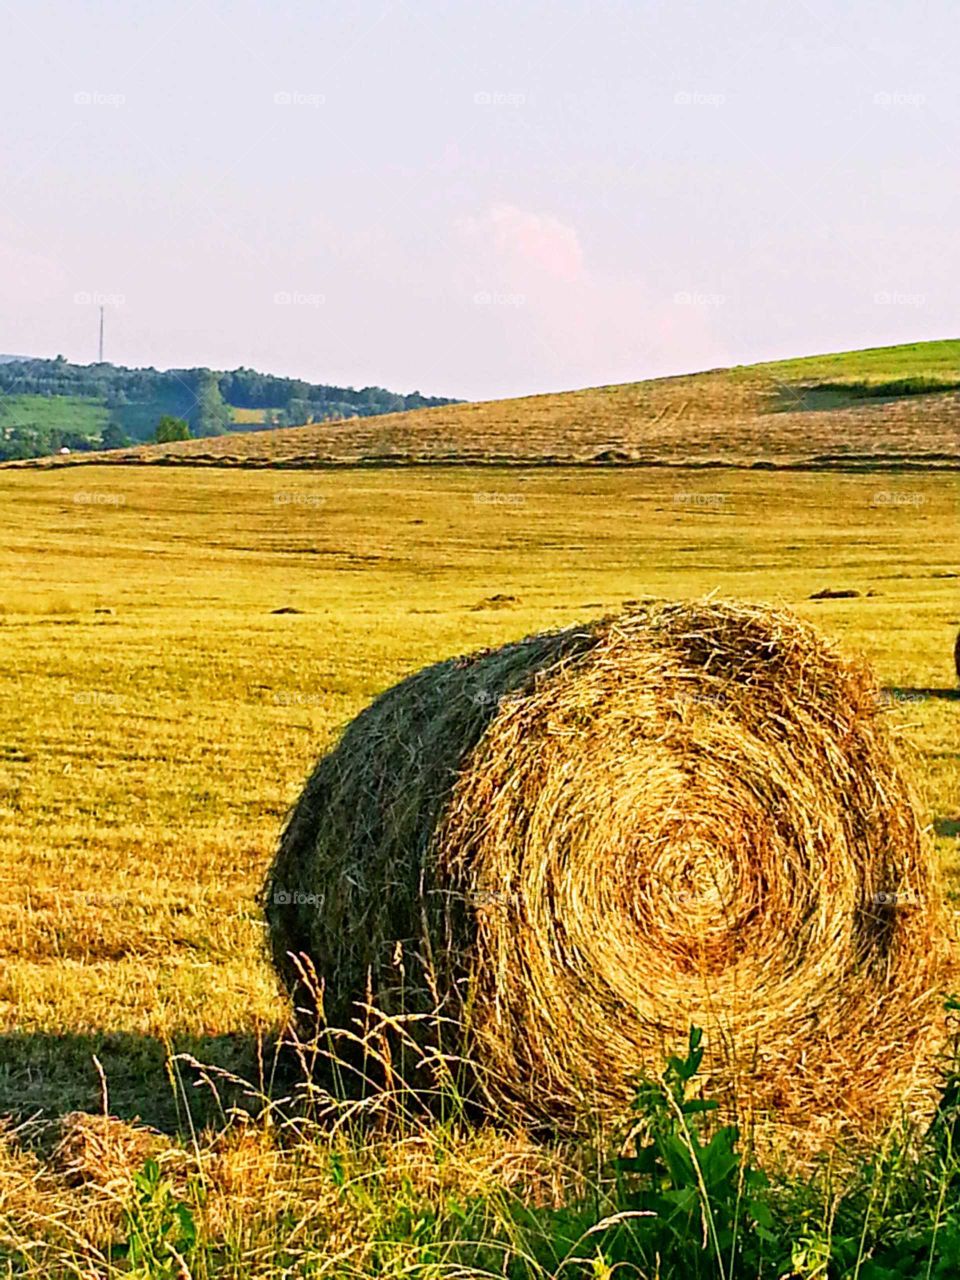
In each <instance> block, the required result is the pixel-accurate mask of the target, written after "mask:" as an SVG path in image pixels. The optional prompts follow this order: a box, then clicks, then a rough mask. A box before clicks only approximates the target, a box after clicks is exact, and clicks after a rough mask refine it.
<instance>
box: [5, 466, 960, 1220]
mask: <svg viewBox="0 0 960 1280" xmlns="http://www.w3.org/2000/svg"><path fill="white" fill-rule="evenodd" d="M209 443H210V442H204V444H207V445H209ZM958 497H960V493H958V481H957V479H956V478H955V477H953V476H950V475H940V476H937V475H929V474H928V475H924V474H916V475H910V476H899V477H898V476H892V475H879V476H878V475H873V476H854V475H837V474H782V473H779V474H769V473H762V472H761V473H747V472H725V473H722V474H716V473H710V472H700V473H685V472H664V471H657V470H645V471H619V472H613V471H603V472H585V471H584V470H582V469H580V470H577V469H564V468H551V469H546V470H545V469H540V470H527V469H522V468H511V469H495V468H484V469H482V470H476V469H474V470H471V469H470V468H466V467H451V468H449V469H448V468H444V469H443V470H439V471H431V472H426V471H417V472H397V471H388V470H382V471H340V472H336V473H310V474H289V473H283V472H257V471H243V472H225V471H220V470H184V469H177V470H165V469H153V468H151V469H144V468H141V467H117V466H112V467H109V468H108V467H83V468H70V469H66V470H58V471H46V472H45V471H29V470H28V471H4V472H2V473H0V548H2V550H0V577H2V581H3V582H4V584H5V587H4V593H3V596H2V600H0V604H2V609H3V614H2V622H0V638H2V642H3V645H2V654H3V663H4V691H5V694H6V695H7V696H6V697H5V698H4V699H3V701H2V705H0V752H2V755H0V794H2V801H0V805H2V808H0V818H2V822H0V1019H2V1024H3V1025H2V1027H0V1114H2V1113H4V1112H15V1113H16V1114H17V1115H19V1116H21V1117H22V1116H24V1115H26V1114H29V1113H33V1112H34V1111H35V1110H37V1109H41V1110H42V1111H43V1113H44V1114H45V1115H48V1116H56V1115H62V1114H63V1113H65V1112H67V1111H70V1110H73V1109H77V1108H79V1109H84V1110H90V1111H97V1110H99V1108H100V1099H101V1082H100V1078H99V1076H98V1073H97V1070H96V1067H95V1065H94V1063H93V1060H92V1055H93V1054H94V1053H96V1054H97V1055H98V1058H99V1060H100V1061H101V1063H102V1064H103V1067H104V1071H105V1074H106V1080H107V1087H108V1090H109V1100H110V1108H111V1110H112V1111H113V1112H114V1113H115V1114H117V1115H119V1116H122V1117H126V1118H129V1117H132V1116H134V1115H139V1116H140V1117H142V1118H143V1119H145V1120H147V1121H149V1122H152V1123H155V1124H159V1125H161V1126H164V1127H171V1126H173V1125H174V1124H175V1122H176V1119H177V1111H176V1106H175V1104H174V1094H173V1091H172V1090H171V1088H170V1087H169V1084H168V1080H167V1075H166V1072H165V1069H164V1065H163V1061H164V1056H165V1053H166V1051H167V1049H168V1048H169V1047H171V1046H172V1047H175V1048H187V1049H190V1050H191V1051H192V1052H195V1053H196V1055H197V1057H199V1058H200V1059H201V1060H204V1061H216V1062H220V1063H223V1064H225V1065H228V1066H232V1067H236V1068H238V1069H240V1070H242V1071H244V1072H247V1073H248V1074H250V1075H252V1076H255V1075H256V1072H257V1057H256V1038H257V1034H258V1032H264V1033H265V1034H269V1031H270V1029H271V1028H275V1027H277V1026H278V1025H279V1024H280V1023H281V1022H282V1020H283V1019H284V1018H285V1016H286V1007H285V1004H284V1001H283V999H282V998H281V996H280V995H279V993H278V991H277V987H276V984H275V981H274V978H273V975H272V973H271V971H270V968H269V966H268V964H267V961H266V959H265V951H264V946H263V931H262V923H261V919H260V912H259V909H258V907H257V905H256V901H255V895H256V892H257V890H258V888H259V885H260V883H261V880H262V877H263V874H264V871H265V869H266V867H267V864H268V862H269V859H270V857H271V855H272V852H273V848H274V844H275V841H276V838H277V834H278V831H279V828H280V825H281V822H282V818H283V815H284V813H285V812H286V810H287V808H288V806H289V805H290V804H291V803H292V802H293V801H294V800H295V798H296V796H297V794H298V792H299V790H300V787H301V785H302V783H303V780H304V777H305V775H306V773H307V772H308V770H309V769H310V768H311V766H312V764H313V762H314V761H315V759H316V757H317V756H318V754H319V753H320V752H321V751H323V750H324V749H325V748H326V747H327V746H328V745H329V744H330V743H331V741H332V740H333V737H334V735H335V734H336V732H337V730H338V728H339V727H340V726H342V725H343V724H344V723H345V722H346V721H347V720H348V719H349V718H350V717H352V716H353V715H354V714H355V713H356V712H357V711H358V710H359V709H360V708H361V707H362V706H364V705H365V704H366V703H367V702H368V701H369V700H370V699H371V698H372V697H373V696H374V695H375V694H376V693H377V692H378V691H380V690H381V689H383V688H384V687H386V686H387V685H388V684H390V683H392V682H394V681H396V680H397V679H398V678H399V677H400V676H402V675H403V674H404V673H406V672H408V671H411V670H413V669H415V668H417V667H420V666H422V665H424V664H425V663H427V662H429V661H432V660H436V659H438V658H441V657H443V656H446V655H449V654H452V653H455V652H462V651H466V650H469V649H473V648H477V647H479V646H482V645H493V644H498V643H500V642H502V641H505V640H507V639H509V638H512V637H517V636H520V635H523V634H525V633H528V632H531V631H534V630H537V629H541V628H543V627H547V626H555V625H560V624H562V623H568V622H572V621H575V620H577V619H584V618H588V617H592V616H595V615H597V614H599V613H601V612H603V611H604V610H607V609H611V608H614V607H616V606H618V605H620V604H621V603H622V602H623V601H625V600H629V599H637V598H639V597H642V596H646V595H651V596H666V597H670V598H689V597H693V596H699V595H702V594H704V593H706V592H708V591H711V590H714V589H717V590H719V591H720V592H721V593H723V594H724V595H727V596H735V597H742V598H746V599H750V600H756V601H770V602H773V603H782V604H785V605H788V606H790V607H792V608H795V609H797V610H798V611H799V612H800V613H801V614H802V615H804V616H806V617H809V618H812V619H815V620H817V621H818V622H819V623H820V625H821V626H822V627H823V628H824V629H825V630H826V631H827V632H828V633H829V634H831V635H833V636H835V637H837V638H838V639H839V640H840V641H841V642H842V644H843V645H844V647H845V648H846V649H848V650H849V651H851V652H854V651H855V652H861V653H863V654H864V655H865V656H866V657H867V658H868V659H869V660H870V661H872V662H873V663H875V665H876V667H877V669H878V672H879V674H880V677H881V680H882V682H883V683H884V684H885V685H886V686H888V687H889V688H891V689H894V690H897V691H899V692H898V693H896V694H895V695H891V696H895V697H896V698H897V699H899V700H898V701H897V702H896V703H895V705H894V706H893V708H892V710H891V715H892V717H893V718H894V719H895V720H896V722H897V724H898V725H899V726H900V727H901V731H902V733H903V735H904V737H905V738H906V739H908V740H909V741H911V742H913V743H915V744H916V746H917V748H918V750H919V752H920V757H921V767H922V773H923V777H924V780H925V783H926V791H927V794H926V800H925V813H924V816H925V819H926V820H927V821H929V822H930V823H931V824H936V829H937V833H938V834H937V845H938V849H939V851H940V854H941V856H942V858H943V860H944V863H945V865H946V867H947V869H948V870H952V869H955V867H956V844H957V832H958V830H960V763H958V761H960V752H958V748H957V732H956V721H957V714H958V711H960V705H958V703H957V701H956V700H954V698H953V691H954V687H955V684H956V677H955V674H954V671H953V657H952V653H953V641H954V636H955V633H956V631H957V628H958V626H960V599H958V594H957V587H958V580H957V578H956V577H955V576H947V575H955V574H956V572H957V569H958V563H960V533H958V529H960V526H958V521H957V512H958ZM824 587H833V588H852V589H855V590H858V591H860V592H861V595H860V597H859V598H856V599H850V600H825V601H821V602H814V601H811V600H809V599H808V597H809V596H810V595H811V594H812V593H814V592H816V591H819V590H821V589H822V588H824ZM870 591H873V592H875V593H876V594H874V595H872V596H869V595H867V592H870ZM284 607H289V608H295V609H298V610H300V611H301V612H300V613H294V614H274V613H273V612H272V611H273V610H275V609H279V608H284ZM98 610H99V612H98ZM196 1097H197V1100H198V1102H199V1101H200V1095H199V1094H197V1095H196ZM24 1159H25V1157H24ZM17 1160H18V1161H19V1160H20V1157H18V1158H17ZM30 1167H31V1168H33V1166H32V1165H31V1166H30ZM17 1168H18V1169H19V1170H20V1172H21V1173H23V1172H24V1169H23V1168H21V1165H20V1164H19V1163H18V1164H17ZM24 1168H25V1166H24ZM18 1176H19V1175H18ZM32 1176H33V1175H32V1174H31V1175H30V1176H29V1177H27V1178H26V1180H25V1181H23V1182H22V1184H18V1185H20V1191H19V1192H18V1194H20V1195H22V1196H23V1197H27V1195H28V1191H29V1195H36V1196H41V1195H42V1194H46V1193H45V1192H44V1187H45V1186H47V1184H46V1183H34V1182H31V1181H30V1178H31V1177H32ZM51 1176H53V1175H51ZM30 1188H32V1190H30ZM22 1203H23V1204H25V1203H26V1200H25V1199H24V1200H23V1201H22Z"/></svg>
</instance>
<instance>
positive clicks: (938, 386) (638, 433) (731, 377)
mask: <svg viewBox="0 0 960 1280" xmlns="http://www.w3.org/2000/svg"><path fill="white" fill-rule="evenodd" d="M76 462H88V463H89V462H110V463H138V464H148V465H149V464H165V465H177V464H181V465H188V466H189V465H192V466H204V465H206V466H247V467H271V466H273V467H284V468H291V467H304V468H311V467H327V466H342V465H351V466H357V465H379V466H384V465H395V466H400V465H411V464H414V465H423V464H431V463H432V464H442V463H448V464H449V463H455V462H456V463H508V464H571V463H594V464H598V465H603V464H608V465H634V466H669V465H675V466H716V465H732V466H754V467H803V468H809V467H843V468H862V467H876V466H898V467H923V468H931V467H936V468H944V469H956V468H960V339H949V340H943V341H938V342H923V343H915V344H910V345H904V346H894V347H877V348H870V349H867V350H863V351H853V352H840V353H834V354H828V355H820V356H810V357H805V358H802V359H795V360H786V361H777V362H773V363H767V364H756V365H746V366H744V365H741V366H736V367H734V368H730V369H712V370H709V371H707V372H704V373H696V374H689V375H684V376H678V377H669V378H655V379H651V380H649V381H645V382H636V383H625V384H623V385H619V386H609V387H594V388H590V389H587V390H583V391H569V392H562V393H555V394H546V395H537V396H528V397H524V398H520V399H513V400H494V401H486V402H479V403H469V404H463V403H451V404H446V405H442V406H438V407H434V408H425V409H416V410H413V411H410V412H405V413H390V414H385V415H382V416H379V417H377V418H361V419H351V420H348V421H339V422H318V423H313V424H311V425H309V426H302V427H292V428H287V429H282V428H281V429H276V430H272V431H266V432H265V431H259V432H249V433H234V434H231V435H229V436H220V437H217V438H212V439H202V440H189V441H183V442H179V443H175V444H167V445H153V446H143V447H139V448H134V449H123V450H114V451H111V452H110V453H109V454H104V453H90V454H85V455H83V456H80V457H77V456H73V457H70V458H68V459H63V460H61V459H48V460H45V461H44V462H43V463H42V464H40V465H48V466H49V465H63V464H64V463H66V464H71V463H76ZM21 465H29V464H21ZM35 465H36V464H35Z"/></svg>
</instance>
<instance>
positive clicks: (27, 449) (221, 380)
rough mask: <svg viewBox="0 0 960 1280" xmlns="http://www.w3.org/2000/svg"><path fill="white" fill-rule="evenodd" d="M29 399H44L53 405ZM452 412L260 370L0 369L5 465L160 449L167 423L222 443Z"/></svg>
mask: <svg viewBox="0 0 960 1280" xmlns="http://www.w3.org/2000/svg"><path fill="white" fill-rule="evenodd" d="M22 397H44V398H45V399H46V400H47V401H48V403H47V404H45V405H44V404H42V403H41V402H40V401H36V400H24V399H22ZM61 398H62V399H63V401H64V403H63V404H60V403H59V402H60V400H61ZM70 400H74V401H79V402H83V404H84V405H85V406H90V405H96V406H99V407H100V409H101V412H100V415H99V417H100V419H101V421H100V425H99V428H98V429H97V430H96V431H93V430H90V429H86V428H84V427H83V426H80V425H79V419H80V417H81V415H79V413H78V412H77V409H78V406H77V405H74V406H71V405H70V404H69V401H70ZM452 403H455V402H454V401H452V400H449V399H445V398H443V397H439V396H423V395H421V394H420V392H419V391H414V392H412V393H410V394H408V395H401V394H399V393H397V392H394V391H388V390H386V389H385V388H383V387H373V386H371V387H362V388H361V389H360V390H359V391H358V390H355V389H354V388H353V387H337V386H331V385H327V384H325V383H314V382H306V381H303V380H302V379H299V378H281V377H277V376H275V375H273V374H265V373H260V372H258V371H257V370H256V369H245V368H241V369H232V370H228V371H226V372H219V371H216V370H212V369H207V368H195V369H165V370H160V369H153V368H145V369H129V368H125V367H124V366H122V365H114V364H109V363H103V364H90V365H79V364H72V363H71V362H70V361H68V360H65V359H64V358H63V356H57V358H56V359H55V360H39V359H36V360H34V359H31V360H11V361H8V362H6V363H0V459H3V458H9V457H31V456H37V455H38V454H42V453H48V452H52V451H55V450H56V449H57V448H60V447H68V448H117V447H121V446H122V445H124V444H128V443H140V442H143V441H147V440H152V439H155V438H156V430H157V424H158V423H159V421H160V419H161V418H163V417H174V418H179V419H182V420H183V421H184V422H186V423H187V424H188V427H189V430H190V434H191V435H193V436H214V435H223V434H224V433H226V432H228V431H236V430H239V431H251V430H257V429H258V426H260V425H262V427H264V428H270V427H274V426H296V425H299V424H301V423H307V422H325V421H336V420H339V419H342V418H353V417H370V416H373V415H376V414H382V413H399V412H403V411H404V410H407V409H422V408H429V407H432V406H436V405H444V404H452ZM234 408H237V409H253V410H256V409H261V410H263V412H264V421H263V423H262V424H258V423H249V422H246V423H236V422H234V419H233V412H232V410H233V409H234ZM104 418H105V421H104V420H103V419H104Z"/></svg>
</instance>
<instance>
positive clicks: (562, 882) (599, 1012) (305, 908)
mask: <svg viewBox="0 0 960 1280" xmlns="http://www.w3.org/2000/svg"><path fill="white" fill-rule="evenodd" d="M296 890H299V891H300V892H299V895H298V896H299V898H301V899H303V898H309V897H310V896H311V895H312V898H313V900H312V901H285V900H284V899H285V898H293V897H294V896H295V895H294V891H296ZM303 891H309V893H304V892H303ZM278 899H279V900H278ZM267 911H268V916H269V919H270V924H271V940H272V947H273V952H274V957H275V960H276V962H277V965H278V967H279V969H280V972H281V974H283V975H284V977H285V978H286V980H287V982H288V984H289V985H290V986H291V988H295V987H296V981H297V974H298V973H299V972H300V969H299V966H298V964H297V962H296V961H295V959H294V957H296V956H298V955H301V954H302V955H305V956H307V957H309V960H310V962H311V963H312V964H313V965H314V966H315V968H316V972H317V973H318V975H319V976H320V978H321V979H322V981H323V984H324V1013H325V1016H326V1017H327V1019H328V1020H329V1021H330V1022H331V1023H332V1024H334V1025H346V1024H347V1023H348V1022H349V1021H350V1020H351V1019H353V1018H355V1017H356V1015H357V1009H358V1002H359V1003H363V1002H367V1001H369V1000H373V1001H374V1002H375V1003H376V1004H377V1005H378V1007H379V1008H380V1009H382V1010H384V1011H386V1012H387V1013H388V1014H390V1015H414V1016H415V1018H418V1019H419V1021H418V1022H417V1026H418V1027H420V1028H422V1029H423V1030H424V1033H425V1032H426V1028H427V1027H430V1028H432V1029H433V1031H434V1032H436V1034H437V1035H438V1036H439V1039H440V1040H441V1041H442V1044H441V1047H442V1048H445V1049H447V1050H449V1051H451V1052H453V1051H455V1052H458V1053H459V1052H463V1051H465V1052H466V1054H467V1056H468V1057H469V1058H470V1059H471V1061H472V1062H473V1063H474V1064H475V1076H476V1082H477V1085H476V1087H477V1089H478V1091H479V1093H480V1094H481V1096H483V1097H484V1098H485V1099H486V1100H487V1102H489V1103H490V1104H491V1105H493V1106H495V1107H496V1108H497V1110H498V1111H500V1112H503V1110H507V1111H508V1112H510V1113H511V1114H513V1115H514V1116H515V1117H516V1118H517V1119H520V1120H521V1121H525V1122H534V1123H537V1124H547V1125H549V1126H551V1127H552V1128H554V1129H559V1130H567V1131H570V1130H576V1129H578V1128H579V1127H581V1126H582V1125H583V1124H584V1123H586V1122H587V1117H588V1116H589V1115H590V1114H595V1113H597V1112H599V1113H601V1114H603V1115H606V1116H616V1115H619V1114H621V1113H622V1112H623V1111H624V1109H625V1108H626V1107H627V1105H628V1104H629V1100H630V1097H631V1095H632V1092H633V1089H634V1086H635V1080H636V1077H637V1075H638V1074H641V1073H644V1072H651V1071H655V1070H656V1069H657V1068H658V1067H659V1066H660V1065H661V1063H662V1060H663V1057H664V1055H665V1054H666V1053H669V1052H673V1051H676V1049H677V1048H678V1047H679V1046H680V1044H682V1042H683V1041H684V1040H685V1038H686V1034H687V1030H688V1028H689V1026H690V1025H691V1024H697V1025H699V1026H702V1027H704V1028H705V1030H706V1043H707V1046H708V1053H707V1058H706V1061H705V1069H706V1078H707V1079H706V1082H707V1084H708V1087H709V1088H710V1089H711V1090H712V1092H713V1094H714V1096H719V1097H720V1098H721V1101H723V1102H724V1105H725V1106H726V1107H727V1108H728V1109H729V1110H731V1111H732V1112H734V1113H736V1114H741V1115H742V1113H743V1112H744V1111H745V1110H749V1111H750V1112H751V1113H752V1114H761V1115H764V1116H771V1117H776V1118H778V1119H780V1120H785V1121H787V1122H788V1123H791V1124H800V1125H808V1126H809V1125H811V1124H813V1125H820V1126H821V1127H824V1128H826V1129H828V1130H831V1131H832V1130H835V1128H836V1127H837V1125H838V1124H840V1125H853V1126H854V1127H855V1128H857V1129H860V1130H865V1129H866V1128H869V1127H870V1125H871V1124H873V1123H875V1122H877V1121H878V1120H880V1119H882V1118H883V1117H884V1116H886V1115H889V1114H890V1112H891V1110H892V1109H893V1108H895V1107H896V1106H897V1105H898V1104H899V1103H901V1102H902V1101H904V1100H905V1099H909V1097H910V1096H912V1094H913V1093H914V1092H917V1091H919V1092H920V1093H922V1092H923V1089H924V1087H925V1086H926V1085H928V1084H929V1079H930V1075H931V1069H932V1059H933V1052H934V1048H933V1046H934V1043H935V1040H936V1036H937V1034H938V1029H937V1027H938V1020H937V1017H936V1013H935V1011H936V1008H937V1001H936V995H937V992H938V990H939V988H940V987H941V985H942V983H943V981H944V974H945V972H946V969H945V966H946V963H947V942H946V930H945V920H944V916H943V912H942V908H941V899H940V894H939V891H938V887H937V881H936V875H935V866H934V860H933V855H932V852H931V850H930V849H929V847H928V846H927V844H926V842H925V840H924V837H923V835H922V832H921V829H920V825H919V823H918V820H917V816H916V810H915V805H914V802H913V799H912V796H911V789H910V785H909V783H908V781H907V779H906V778H905V776H904V772H903V770H902V767H901V765H900V764H899V763H898V761H897V759H896V756H895V753H894V751H893V749H892V745H891V735H890V733H889V730H888V727H887V721H886V718H885V716H884V713H883V710H882V704H881V699H880V696H879V690H878V688H877V686H876V684H875V683H874V680H873V678H872V676H871V675H870V673H869V671H868V670H867V669H866V668H864V667H863V666H862V665H861V664H859V663H857V662H853V661H850V660H847V659H845V658H843V657H841V656H840V655H839V654H838V652H837V651H836V650H835V649H834V647H833V646H832V645H830V644H829V643H827V642H826V641H825V640H824V639H823V638H822V637H821V636H820V635H818V633H817V632H816V631H815V630H814V629H813V628H811V627H810V626H808V625H807V624H805V623H803V622H801V621H799V620H798V619H797V618H795V617H794V616H792V615H790V614H788V613H785V612H782V611H775V610H767V609H760V608H756V607H752V606H746V605H739V604H730V603H718V602H715V601H707V602H701V603H693V604H666V605H657V606H650V607H648V608H645V609H640V610H638V611H635V612H633V613H629V614H625V615H622V616H617V617H612V618H606V619H602V620H600V621H599V622H596V623H593V624H590V625H588V626H585V627H574V628H570V629H569V630H566V631H562V632H556V633H550V634H545V635H541V636H534V637H532V638H530V639H528V640H525V641H521V642H520V643H518V644H513V645H507V646H505V647H504V648H502V649H498V650H491V651H487V652H484V653H481V654H477V655H473V656H471V657H468V658H461V659H454V660H450V661H448V662H445V663H440V664H438V665H437V666H434V667H430V668H428V669H426V670H424V671H422V672H419V673H418V674H416V675H414V676H412V677H410V678H409V679H407V680H406V681H404V682H402V683H401V684H400V685H398V686H396V687H395V688H393V689H391V690H389V691H388V692H387V693H385V694H384V695H382V696H381V697H380V698H379V699H378V700H377V701H376V702H375V703H374V704H373V705H372V706H371V707H369V708H368V709H367V710H366V711H365V712H363V713H362V714H361V715H360V716H359V717H358V718H357V719H356V720H355V721H354V722H353V723H352V724H351V725H350V726H349V727H348V729H347V730H346V732H345V733H344V735H343V737H342V739H341V741H340V743H339V745H338V746H337V747H336V748H335V749H334V751H333V752H331V753H330V754H329V755H328V756H326V757H325V758H324V759H323V760H322V761H321V762H320V764H319V765H318V767H317V769H316V771H315V772H314V774H313V776H312V777H311V779H310V780H309V782H308V784H307V787H306V789H305V791H304V793H303V796H302V798H301V800H300V802H299V804H298V805H297V807H296V809H295V810H294V812H293V814H292V816H291V819H290V821H289V823H288V825H287V828H286V830H285V832H284V836H283V839H282V841H281V847H280V850H279V852H278V855H277V859H276V861H275V864H274V867H273V870H272V872H271V877H270V881H269V883H268V888H267ZM438 1011H439V1013H440V1014H441V1015H442V1017H441V1018H439V1019H434V1020H431V1019H430V1018H429V1017H425V1016H424V1015H428V1014H432V1013H437V1012H438Z"/></svg>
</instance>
